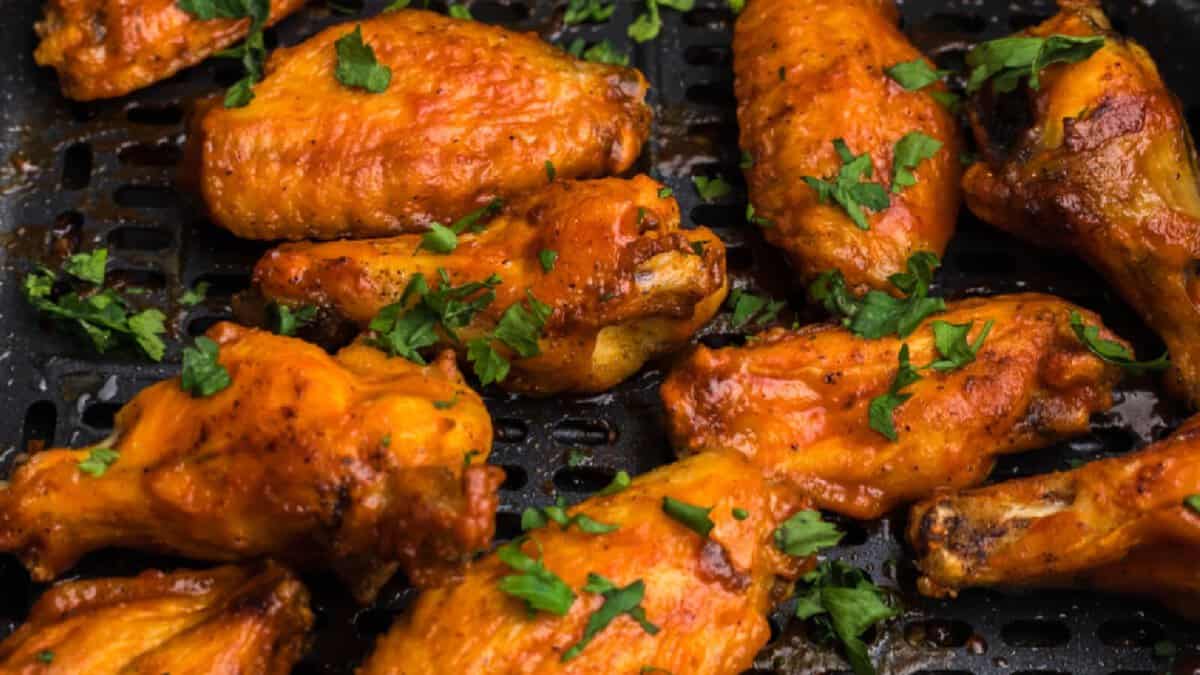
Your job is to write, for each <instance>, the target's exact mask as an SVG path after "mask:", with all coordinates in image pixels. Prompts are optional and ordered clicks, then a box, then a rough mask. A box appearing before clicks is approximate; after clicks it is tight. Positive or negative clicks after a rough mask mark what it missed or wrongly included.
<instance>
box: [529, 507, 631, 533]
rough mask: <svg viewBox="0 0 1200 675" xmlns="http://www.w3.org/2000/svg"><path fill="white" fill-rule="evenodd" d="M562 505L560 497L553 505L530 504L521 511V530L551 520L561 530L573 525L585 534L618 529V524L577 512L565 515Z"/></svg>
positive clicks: (542, 525) (541, 524)
mask: <svg viewBox="0 0 1200 675" xmlns="http://www.w3.org/2000/svg"><path fill="white" fill-rule="evenodd" d="M563 507H564V502H563V500H562V498H559V500H558V502H557V503H556V504H554V505H553V506H543V507H536V506H531V507H529V508H527V509H525V510H524V511H522V512H521V530H522V531H528V530H532V529H535V528H539V527H545V526H546V524H547V523H549V522H551V521H553V522H555V523H558V525H559V527H561V528H562V529H563V530H566V529H567V528H569V527H571V526H572V525H574V526H575V527H577V528H579V530H580V531H581V532H585V533H587V534H608V533H609V532H615V531H617V530H618V529H620V527H621V526H620V525H609V524H608V523H602V522H600V521H598V520H593V519H592V518H591V517H589V516H587V515H585V514H582V513H577V514H575V515H573V516H570V517H567V512H566V509H565V508H563Z"/></svg>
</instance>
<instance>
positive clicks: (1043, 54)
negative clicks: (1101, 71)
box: [967, 35, 1104, 94]
mask: <svg viewBox="0 0 1200 675" xmlns="http://www.w3.org/2000/svg"><path fill="white" fill-rule="evenodd" d="M1103 46H1104V37H1103V36H1100V35H1094V36H1089V37H1073V36H1070V35H1051V36H1049V37H1044V38H1040V37H1020V36H1018V37H1006V38H1000V39H998V40H990V41H988V42H984V43H981V44H978V45H976V46H975V47H974V48H973V49H972V50H971V51H970V52H967V66H968V67H970V68H971V74H970V76H969V77H968V78H967V93H969V94H974V93H975V92H977V91H979V90H980V89H981V88H982V87H983V85H984V84H985V83H986V82H987V81H988V80H991V82H992V91H994V92H996V93H1001V94H1003V93H1005V92H1010V91H1012V90H1014V89H1016V88H1017V85H1018V84H1020V82H1021V78H1023V77H1028V78H1029V87H1030V88H1031V89H1037V88H1038V87H1039V86H1040V82H1039V80H1038V78H1039V76H1040V74H1041V72H1042V69H1043V68H1045V67H1046V66H1049V65H1051V64H1054V63H1078V62H1079V61H1084V60H1087V59H1088V58H1090V57H1091V55H1092V54H1095V53H1096V52H1097V51H1098V50H1099V49H1100V48H1101V47H1103Z"/></svg>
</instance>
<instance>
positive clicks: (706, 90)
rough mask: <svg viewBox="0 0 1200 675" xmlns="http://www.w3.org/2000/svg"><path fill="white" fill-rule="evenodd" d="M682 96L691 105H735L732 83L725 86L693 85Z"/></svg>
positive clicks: (710, 84)
mask: <svg viewBox="0 0 1200 675" xmlns="http://www.w3.org/2000/svg"><path fill="white" fill-rule="evenodd" d="M684 96H686V97H687V100H689V101H691V102H692V103H701V104H705V105H716V106H721V107H730V106H733V105H737V100H736V99H734V97H733V83H732V82H727V83H725V84H712V83H704V84H693V85H692V86H690V87H688V88H687V91H686V92H684Z"/></svg>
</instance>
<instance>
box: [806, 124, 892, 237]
mask: <svg viewBox="0 0 1200 675" xmlns="http://www.w3.org/2000/svg"><path fill="white" fill-rule="evenodd" d="M833 147H834V149H836V150H837V153H838V157H840V158H841V160H842V167H841V168H840V169H839V170H838V173H837V176H835V177H833V179H832V180H822V179H820V178H816V177H813V176H804V182H805V183H807V184H808V186H809V187H811V188H812V189H813V190H816V192H817V198H818V199H820V200H821V203H822V204H828V203H829V202H830V200H832V201H834V202H837V203H838V205H840V206H841V207H842V210H844V211H845V212H846V215H847V216H849V217H850V220H852V221H854V224H855V225H857V226H858V228H859V229H860V230H869V229H871V224H870V223H869V222H867V217H866V214H864V213H863V208H867V209H870V210H872V211H882V210H883V209H886V208H887V207H888V204H889V203H890V202H889V201H888V195H887V190H886V189H885V188H884V187H883V186H882V185H880V184H879V183H869V182H865V181H863V178H870V177H871V174H872V172H873V171H874V168H873V167H872V166H871V156H870V155H869V154H867V153H863V154H861V155H857V156H856V155H854V154H853V153H851V152H850V148H849V147H847V146H846V141H844V140H842V139H840V138H836V139H834V141H833Z"/></svg>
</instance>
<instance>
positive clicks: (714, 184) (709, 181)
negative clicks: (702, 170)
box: [692, 176, 733, 202]
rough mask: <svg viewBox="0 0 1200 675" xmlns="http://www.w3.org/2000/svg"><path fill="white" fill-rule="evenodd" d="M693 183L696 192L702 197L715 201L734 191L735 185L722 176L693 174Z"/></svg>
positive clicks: (707, 200) (708, 200) (705, 199)
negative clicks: (713, 176)
mask: <svg viewBox="0 0 1200 675" xmlns="http://www.w3.org/2000/svg"><path fill="white" fill-rule="evenodd" d="M692 183H693V184H694V185H695V186H696V194H698V195H700V199H702V200H704V201H706V202H715V201H716V200H718V199H720V198H722V197H726V196H728V195H729V193H731V192H733V187H732V186H730V185H729V183H726V182H725V179H724V178H721V177H720V176H717V177H715V178H709V177H708V176H692Z"/></svg>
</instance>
